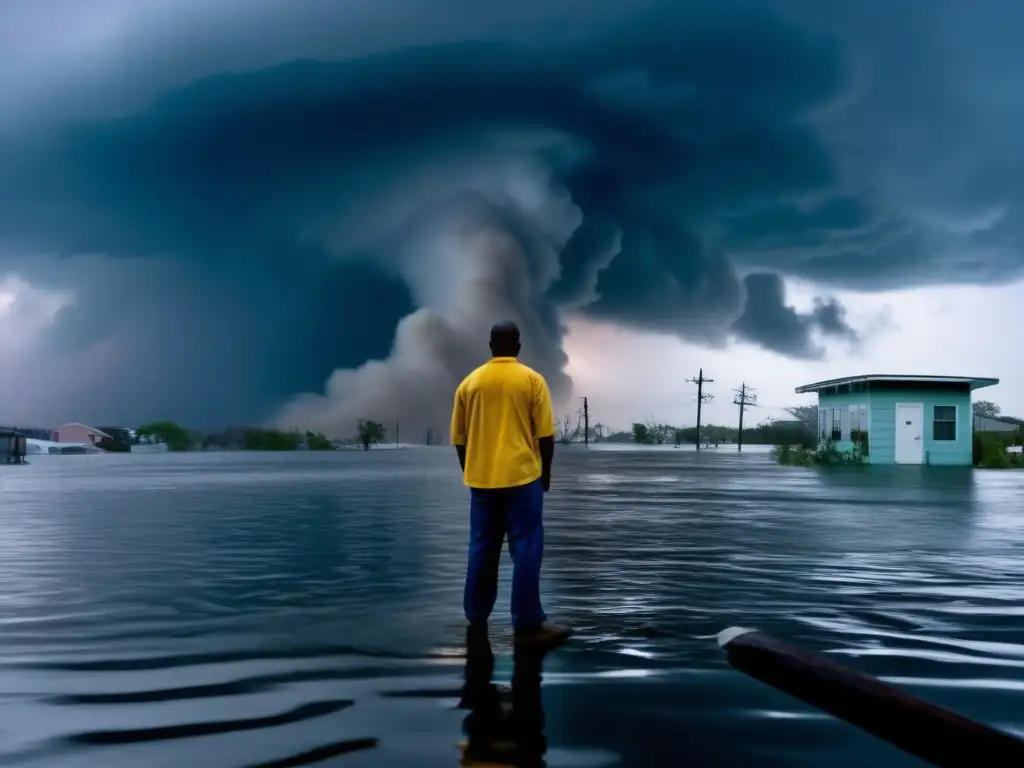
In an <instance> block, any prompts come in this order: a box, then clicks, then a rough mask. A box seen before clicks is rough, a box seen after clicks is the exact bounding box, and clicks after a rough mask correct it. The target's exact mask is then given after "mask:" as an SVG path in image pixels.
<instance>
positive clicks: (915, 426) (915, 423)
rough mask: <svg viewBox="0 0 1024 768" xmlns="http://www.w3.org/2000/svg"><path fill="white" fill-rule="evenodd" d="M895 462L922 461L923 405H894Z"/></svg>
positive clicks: (911, 462) (915, 462)
mask: <svg viewBox="0 0 1024 768" xmlns="http://www.w3.org/2000/svg"><path fill="white" fill-rule="evenodd" d="M896 463H897V464H923V463H924V405H923V404H921V403H898V404H897V405H896Z"/></svg>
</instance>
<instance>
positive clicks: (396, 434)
mask: <svg viewBox="0 0 1024 768" xmlns="http://www.w3.org/2000/svg"><path fill="white" fill-rule="evenodd" d="M397 447H398V420H397V419H395V448H397Z"/></svg>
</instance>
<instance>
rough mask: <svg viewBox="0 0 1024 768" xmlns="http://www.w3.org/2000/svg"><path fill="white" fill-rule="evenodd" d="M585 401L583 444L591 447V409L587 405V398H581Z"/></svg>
mask: <svg viewBox="0 0 1024 768" xmlns="http://www.w3.org/2000/svg"><path fill="white" fill-rule="evenodd" d="M580 399H581V400H583V444H584V445H586V446H589V445H590V409H589V407H588V405H587V398H585V397H583V398H580Z"/></svg>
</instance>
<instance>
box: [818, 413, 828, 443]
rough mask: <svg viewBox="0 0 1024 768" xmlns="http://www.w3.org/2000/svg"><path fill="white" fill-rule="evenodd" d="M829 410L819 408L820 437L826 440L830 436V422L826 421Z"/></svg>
mask: <svg viewBox="0 0 1024 768" xmlns="http://www.w3.org/2000/svg"><path fill="white" fill-rule="evenodd" d="M827 416H828V411H827V410H826V409H824V408H820V407H819V408H818V439H819V440H825V439H826V438H827V437H828V424H827V422H826V419H827Z"/></svg>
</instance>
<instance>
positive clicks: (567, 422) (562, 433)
mask: <svg viewBox="0 0 1024 768" xmlns="http://www.w3.org/2000/svg"><path fill="white" fill-rule="evenodd" d="M576 434H577V430H574V429H573V427H572V416H570V415H569V414H568V413H567V414H565V416H563V417H562V424H561V426H560V427H559V429H558V442H560V443H571V442H572V440H573V438H574V437H576Z"/></svg>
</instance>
